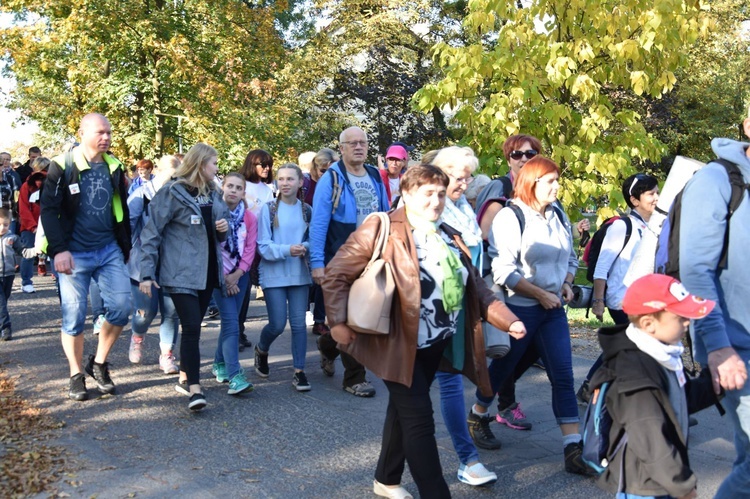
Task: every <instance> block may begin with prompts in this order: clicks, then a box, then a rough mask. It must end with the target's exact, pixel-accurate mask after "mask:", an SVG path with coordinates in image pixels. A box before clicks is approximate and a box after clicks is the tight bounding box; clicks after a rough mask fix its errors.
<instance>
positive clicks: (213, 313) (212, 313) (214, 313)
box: [206, 307, 219, 319]
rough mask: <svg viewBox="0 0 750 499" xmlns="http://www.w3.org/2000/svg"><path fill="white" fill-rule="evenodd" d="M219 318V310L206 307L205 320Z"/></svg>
mask: <svg viewBox="0 0 750 499" xmlns="http://www.w3.org/2000/svg"><path fill="white" fill-rule="evenodd" d="M218 316H219V309H218V308H217V307H208V309H207V310H206V319H216V318H217V317H218Z"/></svg>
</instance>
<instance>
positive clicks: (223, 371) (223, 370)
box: [211, 362, 229, 383]
mask: <svg viewBox="0 0 750 499" xmlns="http://www.w3.org/2000/svg"><path fill="white" fill-rule="evenodd" d="M211 374H213V375H214V376H216V381H218V382H219V383H228V382H229V376H227V365H226V364H225V363H223V362H214V364H213V366H212V367H211Z"/></svg>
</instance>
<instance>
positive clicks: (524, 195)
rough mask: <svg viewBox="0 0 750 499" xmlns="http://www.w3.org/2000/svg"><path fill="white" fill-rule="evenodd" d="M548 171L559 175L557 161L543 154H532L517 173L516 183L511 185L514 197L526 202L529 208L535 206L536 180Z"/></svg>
mask: <svg viewBox="0 0 750 499" xmlns="http://www.w3.org/2000/svg"><path fill="white" fill-rule="evenodd" d="M548 173H557V174H558V175H560V167H559V166H557V163H555V162H554V161H552V160H551V159H549V158H545V157H544V156H534V157H533V158H531V159H530V160H528V161H527V162H526V164H525V165H523V168H521V171H520V172H519V173H518V177H517V178H516V183H515V184H514V185H513V192H515V197H517V198H518V199H520V200H521V201H523V202H524V203H526V204H527V205H528V206H530V207H531V208H536V207H537V204H538V201H537V199H536V181H537V179H539V178H541V177H543V176H545V175H547V174H548Z"/></svg>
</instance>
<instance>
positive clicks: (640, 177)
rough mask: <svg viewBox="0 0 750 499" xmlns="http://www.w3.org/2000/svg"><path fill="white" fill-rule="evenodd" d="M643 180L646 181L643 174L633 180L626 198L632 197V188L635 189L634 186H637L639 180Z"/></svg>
mask: <svg viewBox="0 0 750 499" xmlns="http://www.w3.org/2000/svg"><path fill="white" fill-rule="evenodd" d="M645 179H646V175H644V174H643V173H639V174H637V175H636V176H635V178H634V179H633V183H632V184H630V189H628V196H632V195H633V187H635V184H637V183H638V181H639V180H645Z"/></svg>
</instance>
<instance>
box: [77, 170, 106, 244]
mask: <svg viewBox="0 0 750 499" xmlns="http://www.w3.org/2000/svg"><path fill="white" fill-rule="evenodd" d="M89 166H90V167H91V168H90V169H89V170H83V171H81V173H80V176H79V179H78V189H80V196H81V204H80V206H79V207H78V213H77V214H76V223H75V225H74V226H73V234H72V236H71V239H70V245H69V246H68V248H69V249H70V251H96V250H99V249H101V248H103V247H105V246H106V245H108V244H109V243H111V242H113V241H114V240H115V231H114V225H115V221H114V216H113V215H112V195H113V189H112V181H111V179H110V176H109V166H107V163H89ZM68 188H70V186H69V187H68Z"/></svg>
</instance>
